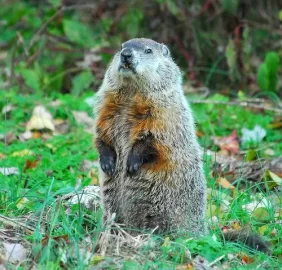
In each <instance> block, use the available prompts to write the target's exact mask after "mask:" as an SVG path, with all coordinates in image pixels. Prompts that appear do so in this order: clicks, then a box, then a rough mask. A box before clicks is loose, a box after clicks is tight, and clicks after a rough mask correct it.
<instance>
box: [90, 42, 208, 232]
mask: <svg viewBox="0 0 282 270" xmlns="http://www.w3.org/2000/svg"><path fill="white" fill-rule="evenodd" d="M181 81H182V80H181V72H180V70H179V68H178V66H177V65H176V64H175V62H174V61H173V59H172V57H171V55H170V51H169V49H168V48H167V46H166V45H164V44H160V43H158V42H155V41H153V40H150V39H145V38H136V39H132V40H129V41H127V42H125V43H123V44H122V47H121V50H120V51H119V52H118V53H117V54H116V55H115V56H114V58H113V60H112V62H111V64H110V65H109V67H108V70H107V72H106V74H105V77H104V80H103V83H102V85H101V87H100V89H99V91H98V92H97V99H96V105H95V109H94V113H95V115H96V139H95V143H96V147H97V149H98V151H99V154H100V167H101V173H100V183H101V193H102V199H103V206H104V220H107V219H108V218H109V217H111V215H112V214H113V213H115V214H116V222H118V223H122V224H124V225H125V226H126V227H127V228H131V229H135V230H139V231H140V230H142V231H143V230H152V229H156V232H159V233H172V232H179V231H185V232H189V233H190V234H191V235H193V236H199V235H203V234H205V233H206V227H205V223H204V216H205V210H206V180H205V177H204V174H203V168H202V160H201V154H200V147H199V144H198V142H197V138H196V135H195V127H194V119H193V116H192V112H191V110H190V107H189V105H188V103H187V100H186V98H185V96H184V94H183V90H182V86H181V83H182V82H181Z"/></svg>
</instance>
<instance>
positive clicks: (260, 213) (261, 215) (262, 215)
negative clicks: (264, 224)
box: [252, 207, 271, 221]
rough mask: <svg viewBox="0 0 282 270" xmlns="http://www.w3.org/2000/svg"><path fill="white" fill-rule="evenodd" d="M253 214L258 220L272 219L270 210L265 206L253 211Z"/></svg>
mask: <svg viewBox="0 0 282 270" xmlns="http://www.w3.org/2000/svg"><path fill="white" fill-rule="evenodd" d="M252 216H253V217H254V218H255V219H257V220H258V221H269V220H270V219H271V215H270V214H269V211H268V209H267V208H265V207H258V208H256V209H255V210H254V211H253V212H252Z"/></svg>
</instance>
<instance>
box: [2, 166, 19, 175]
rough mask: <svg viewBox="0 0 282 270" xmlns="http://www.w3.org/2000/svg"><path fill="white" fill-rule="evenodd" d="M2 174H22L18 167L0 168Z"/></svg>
mask: <svg viewBox="0 0 282 270" xmlns="http://www.w3.org/2000/svg"><path fill="white" fill-rule="evenodd" d="M0 173H2V174H3V175H13V174H20V173H19V169H18V168H16V167H9V168H5V167H4V168H0Z"/></svg>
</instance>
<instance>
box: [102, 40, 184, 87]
mask: <svg viewBox="0 0 282 270" xmlns="http://www.w3.org/2000/svg"><path fill="white" fill-rule="evenodd" d="M106 76H107V79H108V82H109V83H110V85H111V86H112V87H119V88H120V87H121V88H123V87H128V86H130V87H135V88H139V89H144V90H146V89H148V90H150V91H152V90H159V89H160V88H161V89H164V88H166V89H167V88H168V87H171V86H174V87H175V86H176V85H179V84H180V83H181V75H180V70H179V68H178V67H177V65H176V64H175V63H174V62H173V60H172V58H171V55H170V52H169V49H168V48H167V46H166V45H164V44H160V43H158V42H155V41H153V40H151V39H145V38H136V39H131V40H129V41H126V42H125V43H123V44H122V46H121V49H120V51H119V52H118V53H116V55H115V56H114V59H113V61H112V63H111V65H110V67H109V69H108V72H107V75H106Z"/></svg>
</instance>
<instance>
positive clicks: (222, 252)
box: [0, 91, 282, 269]
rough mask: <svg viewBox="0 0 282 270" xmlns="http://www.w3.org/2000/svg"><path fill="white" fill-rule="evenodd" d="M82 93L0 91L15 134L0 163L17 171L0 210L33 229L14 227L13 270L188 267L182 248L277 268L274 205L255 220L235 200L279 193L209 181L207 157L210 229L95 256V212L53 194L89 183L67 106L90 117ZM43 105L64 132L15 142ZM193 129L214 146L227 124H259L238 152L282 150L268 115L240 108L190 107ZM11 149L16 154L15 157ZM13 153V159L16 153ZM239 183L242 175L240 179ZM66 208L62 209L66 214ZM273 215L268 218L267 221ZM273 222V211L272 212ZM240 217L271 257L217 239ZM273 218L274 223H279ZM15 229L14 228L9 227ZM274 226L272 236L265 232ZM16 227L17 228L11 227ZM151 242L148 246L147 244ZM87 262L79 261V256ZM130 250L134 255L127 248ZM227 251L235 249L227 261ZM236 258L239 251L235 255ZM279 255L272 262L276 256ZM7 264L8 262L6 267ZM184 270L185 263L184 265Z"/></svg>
mask: <svg viewBox="0 0 282 270" xmlns="http://www.w3.org/2000/svg"><path fill="white" fill-rule="evenodd" d="M91 95H92V94H91V93H86V94H85V95H84V96H83V97H81V98H79V99H78V98H76V97H75V98H74V97H72V96H70V95H64V96H63V95H57V96H53V97H42V96H38V95H37V96H36V95H26V96H23V95H19V94H17V93H16V92H13V91H10V92H6V93H5V92H1V94H0V100H1V102H0V107H1V108H2V107H3V106H5V105H7V104H13V106H14V107H15V109H14V110H13V111H11V112H10V113H9V114H7V115H6V116H5V117H4V116H3V120H2V123H1V129H0V134H4V133H7V132H9V133H11V134H13V135H15V136H16V138H15V139H14V140H13V141H12V142H11V143H10V144H9V145H5V143H4V142H3V141H1V142H0V153H1V155H2V158H1V160H0V164H1V166H0V167H17V168H18V169H19V172H20V174H19V175H9V176H3V175H0V213H1V214H2V215H5V216H8V217H21V216H26V215H30V216H29V219H28V222H27V224H29V222H30V224H32V225H34V226H35V227H36V228H37V229H36V230H35V231H33V232H32V233H27V232H22V231H21V235H22V237H23V239H24V242H25V244H26V246H27V247H28V248H30V249H31V253H30V255H29V256H30V257H29V258H30V260H28V261H26V262H24V263H23V264H22V266H21V269H26V268H27V267H28V266H30V265H31V261H32V263H34V264H36V265H37V266H38V267H39V269H63V268H67V269H83V268H85V267H87V265H88V266H89V265H90V266H91V265H92V266H93V265H96V264H97V265H101V264H103V265H104V266H105V267H106V268H107V269H115V268H116V267H117V266H120V267H122V269H174V268H175V267H176V266H177V265H185V264H186V265H187V267H188V264H189V258H187V250H189V251H190V252H191V255H192V257H195V256H196V255H201V256H202V257H204V258H205V259H206V260H208V261H209V262H213V261H214V260H216V259H217V258H219V257H221V256H222V260H220V261H218V262H216V263H215V265H221V264H222V263H229V267H233V268H234V269H253V268H255V267H256V266H258V265H261V268H263V266H262V264H263V265H264V266H265V265H268V266H269V267H270V268H275V267H278V266H279V265H281V254H282V250H281V247H280V245H281V243H280V240H279V239H281V238H282V229H281V224H279V223H278V221H277V220H279V217H278V219H274V215H275V213H277V209H274V208H273V207H272V206H271V207H268V206H266V207H265V208H264V209H265V211H266V214H265V213H264V215H263V217H260V216H259V217H258V216H257V215H253V214H252V213H248V212H247V211H246V210H244V209H243V208H242V205H246V204H247V203H250V202H253V201H254V197H257V198H259V197H260V198H259V199H257V200H261V198H267V199H269V198H271V196H272V197H275V196H276V198H277V199H278V206H279V207H280V208H281V199H280V198H281V192H280V193H279V191H278V190H277V191H273V190H266V189H265V186H264V183H263V182H262V183H255V184H252V183H249V184H248V185H247V186H246V187H245V188H242V187H241V186H236V190H235V191H233V192H232V191H231V190H228V189H224V188H222V187H220V186H219V185H218V184H217V183H216V179H215V178H214V177H212V176H211V175H210V171H211V165H212V164H211V161H210V158H209V157H207V158H206V161H205V170H206V175H207V179H208V187H209V188H210V190H211V193H210V195H209V203H208V204H209V208H208V210H207V220H208V219H209V218H210V217H211V216H216V217H217V219H218V221H219V223H212V224H210V228H211V230H210V233H209V235H208V236H206V237H203V238H201V239H198V240H196V239H190V238H189V236H188V235H187V236H183V237H182V238H178V239H173V240H172V239H170V241H168V239H167V240H165V238H162V237H157V236H153V237H152V239H153V240H152V241H151V242H149V243H148V244H147V245H145V246H143V247H141V248H140V249H139V250H138V254H139V255H138V256H137V255H135V256H134V257H131V256H132V254H131V253H130V252H129V253H128V256H124V257H122V256H120V257H115V256H109V255H106V256H102V257H99V256H97V254H95V255H94V253H95V246H96V243H97V239H98V237H99V234H100V232H101V231H103V230H104V228H102V225H101V211H100V210H97V211H89V210H87V209H86V208H84V207H82V206H81V205H80V204H79V203H78V204H74V205H72V206H68V207H67V206H66V202H64V201H61V200H60V199H58V198H60V197H61V196H62V195H64V194H68V193H70V192H72V191H74V190H75V186H76V185H77V183H78V181H79V180H78V179H81V185H80V187H79V189H81V188H83V187H84V186H87V185H89V184H90V183H91V177H90V176H89V174H88V171H84V170H83V169H82V168H81V164H82V162H83V160H90V161H95V160H97V158H98V154H97V151H96V149H95V148H94V146H93V144H92V139H93V138H92V137H93V136H92V135H91V134H90V133H87V132H85V129H84V128H83V126H82V125H80V124H78V123H76V122H75V120H74V118H73V116H72V113H71V111H72V110H82V111H86V112H87V113H88V114H89V115H91V111H92V109H91V108H90V107H89V106H88V105H87V104H86V103H85V102H84V99H85V98H86V97H89V96H91ZM55 99H58V100H60V101H61V105H60V106H59V107H52V106H51V105H50V104H51V103H50V102H51V101H52V100H55ZM38 104H43V105H45V106H46V108H47V109H48V110H50V112H51V114H52V115H53V117H54V119H57V118H61V119H65V120H68V121H69V131H68V132H67V133H66V134H62V135H56V136H50V137H48V138H47V139H42V138H37V139H31V140H27V141H21V140H20V139H19V136H20V135H21V134H22V133H23V132H24V131H25V124H26V122H27V121H28V120H29V119H30V117H31V114H32V110H33V108H34V106H35V105H38ZM193 110H194V112H195V118H196V120H197V123H198V124H197V129H198V130H199V131H201V132H202V133H203V134H204V135H203V136H202V137H201V138H200V142H201V144H202V146H203V147H204V148H210V149H213V150H217V149H216V148H214V146H213V144H212V140H211V136H212V135H217V136H220V135H229V134H230V133H231V131H232V130H233V129H237V130H238V133H239V134H240V130H241V128H242V127H248V128H252V127H253V126H254V125H255V124H259V125H261V126H262V127H264V128H265V129H267V132H268V134H267V137H266V139H265V140H264V141H263V142H261V143H260V145H256V146H255V147H254V146H253V145H244V146H242V149H248V148H254V149H257V148H263V147H264V146H266V147H267V145H268V144H269V143H270V142H275V141H277V143H276V144H275V147H274V151H275V155H276V156H279V155H281V153H282V144H281V142H278V140H279V131H278V130H275V129H273V130H271V129H269V128H268V127H269V125H270V123H272V122H273V121H274V116H273V115H271V114H258V113H251V112H250V111H248V110H246V109H243V108H241V107H236V108H229V107H223V106H218V105H194V106H193ZM26 149H27V150H29V151H30V153H29V154H28V155H24V156H21V154H22V153H24V152H23V150H26ZM15 153H18V156H17V155H15ZM19 154H20V156H19ZM264 155H265V154H264V152H263V151H257V156H258V158H262V157H264ZM27 160H29V161H34V160H39V163H38V165H37V167H36V168H31V169H27V170H25V169H24V168H25V164H26V162H27ZM242 181H243V179H242ZM223 205H228V210H227V211H226V212H224V211H223V210H222V206H223ZM66 208H68V211H67V213H66ZM275 220H276V221H275ZM280 220H281V211H280ZM233 221H240V222H241V224H240V226H245V225H246V226H251V227H252V229H253V230H254V231H257V232H260V233H261V234H262V235H264V237H265V238H266V239H267V240H270V241H271V250H272V252H273V257H271V256H268V255H266V254H262V253H260V254H257V253H256V252H255V254H253V253H252V252H250V250H248V248H246V247H244V246H242V245H239V244H234V243H225V244H224V242H223V241H221V240H220V234H221V230H220V226H222V225H226V224H228V222H233ZM280 222H281V221H280ZM17 230H19V229H17ZM274 230H275V231H276V234H275V235H274V236H271V232H273V231H274ZM19 231H20V230H19ZM152 242H153V243H154V244H152ZM86 251H87V252H86ZM86 254H88V256H90V257H91V260H90V261H89V262H87V264H85V256H86ZM134 254H135V253H134ZM230 254H235V255H234V256H235V259H233V260H232V261H231V262H229V261H230V260H229V259H228V256H231V255H230ZM238 254H246V256H249V257H251V258H253V259H254V261H253V262H252V263H251V264H247V265H243V264H242V259H240V255H238ZM241 256H243V255H241ZM237 257H238V258H237ZM279 258H280V259H279ZM10 267H13V265H12V264H11V265H10ZM187 269H189V268H187Z"/></svg>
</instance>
